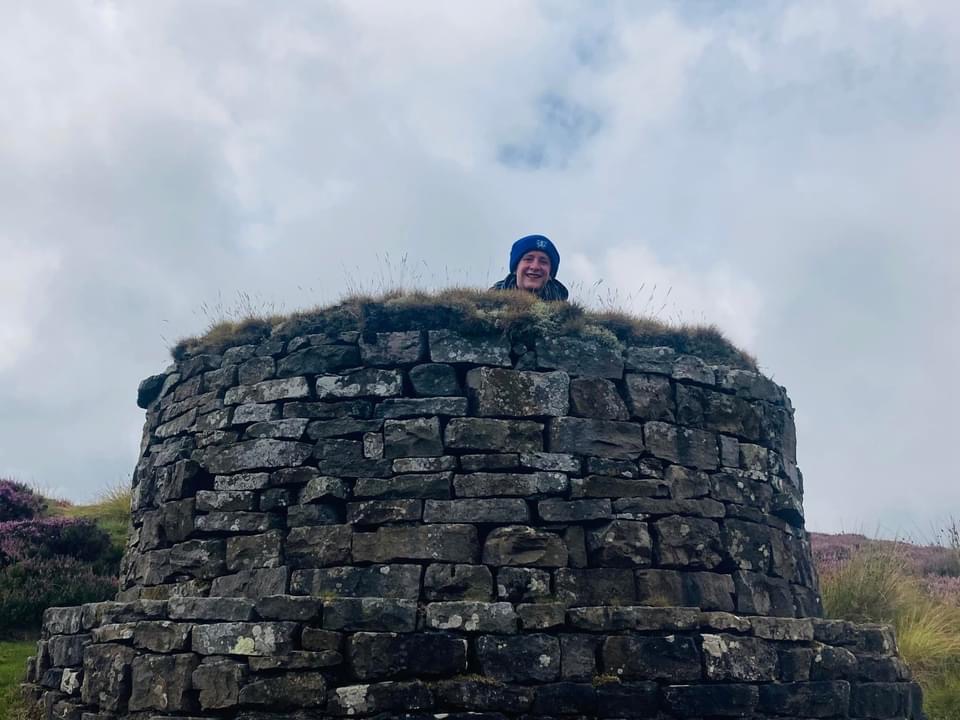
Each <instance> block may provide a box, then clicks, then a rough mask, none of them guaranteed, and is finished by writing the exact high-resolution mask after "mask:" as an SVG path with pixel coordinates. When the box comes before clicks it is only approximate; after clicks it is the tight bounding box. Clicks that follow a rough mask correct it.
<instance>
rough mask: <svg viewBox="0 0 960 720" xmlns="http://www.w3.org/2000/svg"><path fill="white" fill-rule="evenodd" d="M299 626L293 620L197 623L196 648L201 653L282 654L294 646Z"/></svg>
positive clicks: (195, 631)
mask: <svg viewBox="0 0 960 720" xmlns="http://www.w3.org/2000/svg"><path fill="white" fill-rule="evenodd" d="M297 629H298V626H297V624H296V623H291V622H258V623H251V622H231V623H215V624H213V625H197V626H195V627H194V629H193V634H192V648H193V652H195V653H198V654H200V655H238V656H249V655H282V654H285V653H287V652H289V651H290V650H293V649H294V647H295V645H294V643H295V639H294V638H295V633H296V631H297Z"/></svg>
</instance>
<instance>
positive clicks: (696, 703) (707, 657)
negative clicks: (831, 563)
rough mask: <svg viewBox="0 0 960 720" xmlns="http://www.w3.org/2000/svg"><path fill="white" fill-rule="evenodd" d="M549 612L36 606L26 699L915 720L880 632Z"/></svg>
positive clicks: (67, 704)
mask: <svg viewBox="0 0 960 720" xmlns="http://www.w3.org/2000/svg"><path fill="white" fill-rule="evenodd" d="M547 605H551V607H547ZM553 605H556V604H544V605H543V606H536V607H534V606H531V605H529V604H528V605H526V606H524V605H517V606H514V605H511V604H510V603H484V602H469V601H466V602H438V603H426V604H421V605H418V604H417V603H416V602H412V601H408V600H402V599H393V600H391V599H389V598H379V597H378V598H327V599H320V598H310V597H304V596H295V595H280V596H273V597H267V598H262V599H260V600H257V601H254V600H248V599H243V598H199V597H197V598H191V597H187V598H173V599H170V600H167V601H136V602H129V603H117V602H112V603H94V604H88V605H84V606H79V607H73V608H51V609H49V610H48V611H47V613H46V614H45V618H44V633H43V639H42V640H41V641H40V642H39V644H38V651H37V655H36V656H35V657H34V658H32V659H31V661H30V667H29V677H28V678H27V682H26V683H25V684H24V686H23V689H24V693H25V696H26V697H27V698H28V699H29V701H30V702H31V703H32V704H33V705H34V706H35V707H36V708H37V710H38V712H39V715H40V716H41V717H43V718H44V720H54V719H57V720H108V719H109V720H133V719H136V720H147V718H151V717H154V716H156V717H157V718H160V717H163V718H173V717H177V718H192V717H197V718H200V717H204V718H220V719H221V720H222V719H224V718H244V719H245V720H273V719H274V718H276V719H277V720H279V718H281V717H283V718H287V717H303V718H304V719H307V718H309V719H310V720H316V719H318V718H344V717H383V718H386V717H391V718H399V717H408V718H420V717H423V718H427V717H429V718H440V717H443V718H456V717H464V718H466V717H471V718H536V717H542V718H550V717H556V716H561V715H563V716H570V715H573V716H577V717H586V718H590V717H592V718H627V717H662V718H667V717H681V718H699V717H704V716H711V717H712V716H743V717H745V716H749V717H752V718H764V717H770V718H774V717H778V718H780V717H788V718H790V717H792V718H830V717H844V718H870V719H879V718H921V717H923V715H922V711H921V700H920V690H919V687H918V686H917V685H916V684H915V683H913V682H911V677H910V672H909V670H908V668H907V667H906V666H905V665H904V664H903V662H902V661H901V660H900V659H899V658H898V657H897V650H896V643H895V639H894V636H893V632H892V630H891V629H890V628H889V627H886V626H881V625H855V624H853V623H848V622H844V621H835V620H820V619H790V618H777V617H765V616H752V617H751V616H740V615H734V614H731V613H723V612H703V611H701V610H699V609H698V608H692V607H650V606H638V605H624V606H597V607H573V608H565V607H562V606H560V607H554V606H553Z"/></svg>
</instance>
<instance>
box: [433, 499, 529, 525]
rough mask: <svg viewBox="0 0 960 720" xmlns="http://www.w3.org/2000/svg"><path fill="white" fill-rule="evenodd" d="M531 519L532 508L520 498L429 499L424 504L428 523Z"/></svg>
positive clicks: (524, 521) (524, 520) (506, 521)
mask: <svg viewBox="0 0 960 720" xmlns="http://www.w3.org/2000/svg"><path fill="white" fill-rule="evenodd" d="M529 520H530V508H529V507H527V503H526V502H525V501H523V500H520V499H519V498H517V499H508V498H491V499H483V500H479V499H477V500H474V499H469V500H427V501H425V502H424V504H423V521H424V522H427V523H464V522H474V523H526V522H529Z"/></svg>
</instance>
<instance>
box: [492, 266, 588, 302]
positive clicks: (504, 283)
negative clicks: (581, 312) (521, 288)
mask: <svg viewBox="0 0 960 720" xmlns="http://www.w3.org/2000/svg"><path fill="white" fill-rule="evenodd" d="M490 289H491V290H516V289H517V274H516V273H510V274H509V275H507V276H506V277H505V278H504V279H503V280H501V281H500V282H498V283H496V284H495V285H494V286H493V287H492V288H490ZM536 295H537V297H539V298H540V299H541V300H543V301H545V302H553V301H556V300H566V299H567V297H568V296H569V295H570V292H569V291H568V290H567V288H566V287H564V285H563V283H562V282H560V281H559V280H557V279H556V278H550V279H549V280H548V281H547V284H546V285H544V286H543V287H542V288H540V289H539V290H538V291H537V293H536Z"/></svg>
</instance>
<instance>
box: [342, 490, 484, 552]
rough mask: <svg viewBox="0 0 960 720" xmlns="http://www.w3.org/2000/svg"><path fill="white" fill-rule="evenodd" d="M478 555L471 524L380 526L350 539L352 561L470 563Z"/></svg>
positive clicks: (429, 501)
mask: <svg viewBox="0 0 960 720" xmlns="http://www.w3.org/2000/svg"><path fill="white" fill-rule="evenodd" d="M431 502H439V501H434V500H428V501H427V503H428V504H429V503H431ZM425 514H426V511H425ZM479 555H480V547H479V541H478V539H477V530H476V528H475V527H474V526H472V525H455V524H454V525H448V524H438V525H429V526H419V527H381V528H379V529H378V530H376V531H375V532H370V533H356V534H354V536H353V560H354V562H389V561H392V560H434V561H440V562H454V563H456V562H459V563H471V562H476V560H477V558H478V557H479Z"/></svg>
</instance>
